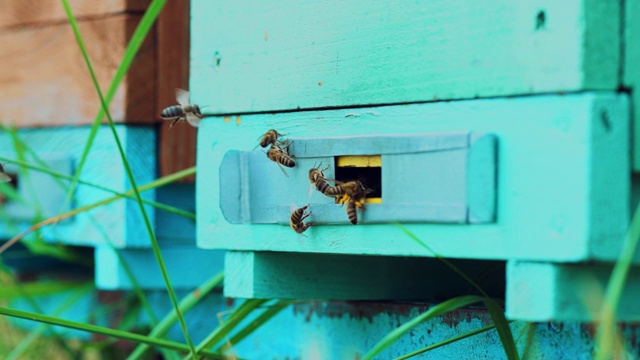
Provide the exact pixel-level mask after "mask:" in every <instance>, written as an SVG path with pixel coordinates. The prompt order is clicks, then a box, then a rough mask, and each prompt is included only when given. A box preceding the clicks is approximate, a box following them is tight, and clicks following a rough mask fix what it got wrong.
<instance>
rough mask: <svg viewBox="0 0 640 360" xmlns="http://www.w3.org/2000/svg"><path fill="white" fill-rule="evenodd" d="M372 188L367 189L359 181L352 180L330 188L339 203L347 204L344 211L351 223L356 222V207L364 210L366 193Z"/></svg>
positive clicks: (354, 223)
mask: <svg viewBox="0 0 640 360" xmlns="http://www.w3.org/2000/svg"><path fill="white" fill-rule="evenodd" d="M372 191H373V190H371V189H367V188H366V187H365V186H364V184H363V183H362V182H361V181H358V180H353V181H348V182H345V183H339V184H337V185H336V186H334V187H333V188H332V192H335V194H333V195H335V196H336V199H337V200H338V203H339V204H347V206H346V209H345V210H346V211H347V217H348V218H349V222H351V223H352V224H353V225H356V224H357V223H358V213H357V211H356V210H357V209H358V208H359V209H362V210H364V200H365V198H366V196H367V194H369V193H371V192H372Z"/></svg>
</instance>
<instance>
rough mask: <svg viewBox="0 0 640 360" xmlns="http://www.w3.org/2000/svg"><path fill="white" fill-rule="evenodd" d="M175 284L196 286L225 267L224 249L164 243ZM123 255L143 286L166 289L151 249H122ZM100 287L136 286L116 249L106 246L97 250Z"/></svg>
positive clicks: (168, 269)
mask: <svg viewBox="0 0 640 360" xmlns="http://www.w3.org/2000/svg"><path fill="white" fill-rule="evenodd" d="M160 251H161V252H162V259H163V260H164V263H165V266H166V267H167V272H168V273H169V279H170V280H171V285H173V287H174V288H176V289H192V288H195V287H197V286H198V285H200V284H202V283H203V282H205V281H206V280H207V279H208V278H210V277H211V276H212V274H215V273H217V272H219V271H222V269H223V264H224V252H223V251H220V250H204V249H198V248H196V247H195V246H194V245H193V244H191V245H187V244H161V245H160ZM118 252H119V253H120V256H121V257H122V258H123V259H124V261H125V262H126V264H127V265H128V266H129V268H130V269H131V272H132V273H133V276H135V279H136V281H137V282H138V284H139V285H140V287H141V288H142V289H149V290H153V289H165V287H166V284H165V282H164V279H163V277H162V273H161V272H160V267H159V266H158V262H157V260H156V257H155V255H154V254H153V251H152V250H151V249H120V250H118ZM95 276H96V279H95V280H96V287H97V288H98V289H102V290H132V289H133V288H134V287H133V284H132V282H131V279H130V278H129V276H128V275H127V273H126V271H125V270H124V266H123V264H122V262H121V261H120V258H119V257H118V256H117V254H116V253H115V251H114V250H113V249H110V248H106V247H98V248H96V250H95Z"/></svg>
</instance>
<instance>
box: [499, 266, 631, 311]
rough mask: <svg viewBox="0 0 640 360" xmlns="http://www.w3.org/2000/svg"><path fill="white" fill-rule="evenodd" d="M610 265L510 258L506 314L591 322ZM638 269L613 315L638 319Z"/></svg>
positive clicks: (600, 303)
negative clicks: (537, 261) (539, 261)
mask: <svg viewBox="0 0 640 360" xmlns="http://www.w3.org/2000/svg"><path fill="white" fill-rule="evenodd" d="M612 269H613V267H612V266H611V265H603V264H600V265H594V264H553V263H536V262H524V261H509V262H508V264H507V298H506V302H507V309H506V311H507V315H508V317H509V318H511V319H517V320H526V321H540V322H544V321H594V320H595V319H596V318H597V317H598V315H599V311H600V308H601V307H602V303H603V301H604V292H605V289H606V287H607V283H608V282H609V277H610V276H611V270H612ZM638 294H640V270H639V269H637V268H633V269H632V270H631V272H630V274H629V278H628V279H627V281H626V285H625V289H624V291H623V294H622V298H621V301H620V307H619V309H618V313H617V314H616V316H617V319H618V320H619V321H624V322H637V321H638V320H640V303H639V302H638Z"/></svg>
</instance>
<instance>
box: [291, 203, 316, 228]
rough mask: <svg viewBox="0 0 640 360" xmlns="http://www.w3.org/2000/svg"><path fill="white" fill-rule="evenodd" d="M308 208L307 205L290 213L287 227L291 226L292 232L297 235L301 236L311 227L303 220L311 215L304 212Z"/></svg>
mask: <svg viewBox="0 0 640 360" xmlns="http://www.w3.org/2000/svg"><path fill="white" fill-rule="evenodd" d="M308 207H309V204H307V205H305V206H303V207H301V208H297V209H295V210H293V212H292V213H291V217H290V218H289V226H291V228H292V229H293V231H295V232H297V233H298V234H302V233H303V232H305V231H306V230H307V229H308V228H309V226H311V223H305V222H304V219H306V218H308V217H309V216H310V215H311V211H309V212H306V210H307V208H308Z"/></svg>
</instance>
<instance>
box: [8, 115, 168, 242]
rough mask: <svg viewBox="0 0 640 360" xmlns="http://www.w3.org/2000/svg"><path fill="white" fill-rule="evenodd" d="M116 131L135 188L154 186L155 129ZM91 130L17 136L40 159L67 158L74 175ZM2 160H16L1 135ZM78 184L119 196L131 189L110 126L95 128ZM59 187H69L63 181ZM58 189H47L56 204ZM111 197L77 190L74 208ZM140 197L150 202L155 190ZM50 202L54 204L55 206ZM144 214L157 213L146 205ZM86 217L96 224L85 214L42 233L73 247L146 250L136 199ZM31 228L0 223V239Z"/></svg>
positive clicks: (14, 222)
mask: <svg viewBox="0 0 640 360" xmlns="http://www.w3.org/2000/svg"><path fill="white" fill-rule="evenodd" d="M116 129H117V132H118V136H119V137H120V140H121V142H122V146H123V147H124V151H125V154H126V155H127V159H128V160H129V163H130V165H131V169H132V171H133V175H134V177H135V179H136V182H137V184H138V185H143V184H145V183H148V182H151V181H153V180H154V179H155V175H156V150H155V149H156V135H155V128H153V127H141V126H125V125H117V126H116ZM89 130H90V129H89V127H86V126H85V127H59V128H37V129H35V128H34V129H19V130H18V131H17V134H18V137H19V138H20V139H21V141H22V142H24V143H25V144H26V145H27V146H28V147H29V148H31V149H32V150H33V151H35V152H36V153H37V154H38V156H39V157H41V158H42V159H43V160H46V159H47V158H58V159H60V158H63V159H68V161H70V162H71V163H72V164H73V168H74V171H75V166H76V165H77V164H78V162H79V161H80V157H81V155H82V151H83V149H84V145H85V143H86V141H87V137H88V135H89ZM0 156H3V157H6V158H9V159H16V158H17V155H16V154H15V152H14V147H13V144H12V141H11V138H10V136H9V134H7V133H0ZM26 161H27V162H29V163H32V164H34V165H37V162H36V161H35V160H34V159H32V158H31V157H30V156H29V155H28V156H27V159H26ZM29 174H35V171H33V170H30V171H29ZM28 176H29V175H28ZM30 178H32V179H33V180H34V181H40V180H42V179H44V178H43V177H42V176H40V175H34V176H33V177H30ZM81 179H82V180H85V181H88V182H91V183H94V184H98V185H101V186H104V187H108V188H110V189H113V190H116V191H120V192H125V191H127V190H130V189H131V186H130V184H129V181H128V178H127V176H126V173H125V170H124V167H123V165H122V161H121V160H120V156H119V152H118V149H117V146H116V143H115V140H114V139H113V134H112V132H111V130H110V129H109V127H107V126H102V127H101V128H100V129H99V131H98V134H97V136H96V139H95V141H94V144H93V147H92V149H91V152H90V153H89V156H88V158H87V161H86V164H85V166H84V169H83V172H82V176H81ZM63 183H64V184H67V182H65V181H63ZM23 185H24V187H25V188H26V189H27V190H29V189H31V188H37V187H38V186H39V184H38V183H33V184H31V183H25V184H21V185H20V186H23ZM45 185H46V184H45ZM42 186H44V185H42V184H41V185H40V187H42ZM49 186H52V185H46V187H45V190H46V191H47V192H48V191H49ZM57 186H58V185H57V184H56V185H55V187H53V188H51V189H50V191H51V192H50V194H51V195H52V196H54V195H55V197H56V201H58V200H59V190H57ZM65 195H66V194H65ZM111 196H113V194H111V193H108V192H105V191H103V190H98V189H95V188H92V187H88V186H84V185H80V186H79V187H78V188H77V190H76V193H75V201H74V203H73V204H74V206H75V207H80V206H84V205H89V204H93V203H95V202H98V201H101V200H104V199H106V198H108V197H111ZM142 196H143V197H144V198H146V199H150V200H153V199H154V198H155V194H154V190H150V191H146V192H144V193H142ZM50 203H53V201H51V202H50ZM54 205H57V207H58V209H57V210H62V205H63V204H62V202H59V203H58V204H50V205H47V206H52V207H53V206H54ZM6 210H7V211H8V210H10V209H6ZM146 211H147V214H148V215H149V217H150V219H151V221H152V222H153V221H154V219H155V210H154V209H153V208H152V207H150V206H146ZM6 214H7V215H8V217H9V218H10V219H11V217H12V215H11V213H9V212H7V213H6ZM90 214H91V215H92V216H93V217H94V219H95V222H94V221H92V220H91V218H90V217H89V214H87V213H82V214H79V215H77V216H75V217H73V218H72V219H70V220H68V221H65V222H60V223H58V224H56V225H55V226H53V227H49V228H44V229H43V230H42V234H43V236H44V238H45V239H47V240H49V241H60V242H63V243H66V244H71V245H90V246H98V245H101V244H105V243H106V242H107V241H111V243H112V244H113V245H114V246H116V247H119V248H121V247H125V246H132V247H149V246H150V242H149V237H148V235H147V232H146V230H145V228H144V222H143V220H142V215H141V214H140V209H139V207H138V205H137V203H136V202H135V201H134V200H119V201H116V202H113V203H111V204H108V205H104V206H100V207H98V208H96V209H94V210H91V212H90ZM96 224H97V225H96ZM29 226H30V223H29V222H27V221H23V220H22V219H21V218H20V217H19V216H18V218H15V219H12V220H11V221H10V222H2V223H0V238H10V237H13V236H14V235H16V234H17V233H18V231H21V230H25V229H26V228H28V227H29ZM107 238H108V240H107Z"/></svg>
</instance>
